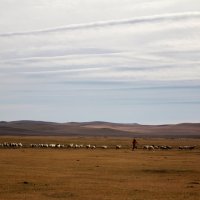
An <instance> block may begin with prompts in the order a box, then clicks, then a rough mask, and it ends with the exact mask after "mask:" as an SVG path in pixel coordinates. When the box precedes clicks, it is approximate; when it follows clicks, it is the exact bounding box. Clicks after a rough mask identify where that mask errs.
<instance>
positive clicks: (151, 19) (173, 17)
mask: <svg viewBox="0 0 200 200" xmlns="http://www.w3.org/2000/svg"><path fill="white" fill-rule="evenodd" d="M194 18H197V19H199V18H200V12H185V13H173V14H163V15H154V16H145V17H137V18H133V19H123V20H111V21H99V22H94V23H93V22H92V23H86V24H72V25H68V26H65V27H56V28H52V29H44V30H36V31H28V32H11V33H1V34H0V37H12V36H24V35H25V36H27V35H40V34H45V33H54V32H63V31H73V30H85V29H94V28H104V27H110V26H119V25H120V26H121V25H134V24H144V23H158V22H163V21H180V20H186V19H194Z"/></svg>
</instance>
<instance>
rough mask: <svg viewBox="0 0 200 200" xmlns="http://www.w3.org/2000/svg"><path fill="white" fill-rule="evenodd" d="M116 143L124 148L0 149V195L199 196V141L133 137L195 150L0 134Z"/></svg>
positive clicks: (131, 199)
mask: <svg viewBox="0 0 200 200" xmlns="http://www.w3.org/2000/svg"><path fill="white" fill-rule="evenodd" d="M4 141H5V142H23V143H26V144H28V143H44V142H46V143H71V142H74V143H83V144H89V143H91V144H96V145H103V144H105V145H110V146H114V145H116V144H122V145H123V146H124V147H126V148H125V149H120V150H115V149H105V150H103V149H95V150H91V149H90V150H88V149H31V148H22V149H0V173H1V175H0V199H1V200H12V199H13V200H18V199H20V200H24V199H33V200H39V199H40V200H47V199H60V200H64V199H72V200H80V199H81V200H83V199H87V200H113V199H119V200H145V199H151V200H158V199H159V200H160V199H162V200H172V199H173V200H174V199H176V200H183V199H187V200H199V199H200V168H199V166H200V149H199V145H200V140H198V139H138V141H139V145H140V146H142V145H143V144H156V145H171V146H173V147H177V146H179V145H197V149H196V150H192V151H189V150H185V151H180V150H177V149H175V150H169V151H162V150H157V151H155V152H151V151H144V150H142V149H138V150H136V151H131V150H130V148H129V147H130V144H131V140H130V138H106V137H100V138H99V137H96V138H94V137H89V138H85V137H73V138H68V137H0V142H4Z"/></svg>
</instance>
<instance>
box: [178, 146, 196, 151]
mask: <svg viewBox="0 0 200 200" xmlns="http://www.w3.org/2000/svg"><path fill="white" fill-rule="evenodd" d="M194 148H195V146H179V149H181V150H192V149H194Z"/></svg>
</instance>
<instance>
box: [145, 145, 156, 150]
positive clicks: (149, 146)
mask: <svg viewBox="0 0 200 200" xmlns="http://www.w3.org/2000/svg"><path fill="white" fill-rule="evenodd" d="M143 149H146V150H149V151H154V150H155V149H154V147H153V146H152V145H145V146H144V147H143Z"/></svg>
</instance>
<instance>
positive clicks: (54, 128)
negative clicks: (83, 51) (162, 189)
mask: <svg viewBox="0 0 200 200" xmlns="http://www.w3.org/2000/svg"><path fill="white" fill-rule="evenodd" d="M0 135H16V136H17V135H25V136H29V135H30V136H32V135H38V136H40V135H41V136H44V135H48V136H116V137H171V138H173V137H174V138H175V137H193V138H200V123H182V124H165V125H141V124H137V123H132V124H131V123H130V124H121V123H109V122H99V121H94V122H82V123H79V122H68V123H55V122H43V121H29V120H23V121H11V122H5V121H1V122H0Z"/></svg>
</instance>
